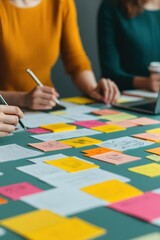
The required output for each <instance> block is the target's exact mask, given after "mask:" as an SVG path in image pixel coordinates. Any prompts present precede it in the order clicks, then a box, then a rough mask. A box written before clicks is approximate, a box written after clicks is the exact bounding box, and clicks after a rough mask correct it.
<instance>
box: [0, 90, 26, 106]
mask: <svg viewBox="0 0 160 240" xmlns="http://www.w3.org/2000/svg"><path fill="white" fill-rule="evenodd" d="M0 94H1V95H2V96H3V97H4V99H5V100H6V102H7V103H8V104H9V105H15V106H18V107H26V94H27V93H26V92H7V91H0Z"/></svg>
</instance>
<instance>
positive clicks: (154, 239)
mask: <svg viewBox="0 0 160 240" xmlns="http://www.w3.org/2000/svg"><path fill="white" fill-rule="evenodd" d="M159 239H160V233H159V232H153V233H149V234H145V235H142V236H139V237H136V238H132V239H131V240H159Z"/></svg>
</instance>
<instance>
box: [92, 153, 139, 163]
mask: <svg viewBox="0 0 160 240" xmlns="http://www.w3.org/2000/svg"><path fill="white" fill-rule="evenodd" d="M92 158H94V159H98V160H101V161H104V162H108V163H112V164H115V165H119V164H124V163H128V162H133V161H137V160H140V159H141V158H139V157H134V156H130V155H126V154H122V153H118V152H113V151H112V152H107V153H102V154H98V155H94V156H92Z"/></svg>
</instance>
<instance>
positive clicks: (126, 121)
mask: <svg viewBox="0 0 160 240" xmlns="http://www.w3.org/2000/svg"><path fill="white" fill-rule="evenodd" d="M108 124H114V125H117V126H120V127H124V128H129V127H135V126H137V124H135V123H131V122H129V121H128V120H124V121H120V122H108Z"/></svg>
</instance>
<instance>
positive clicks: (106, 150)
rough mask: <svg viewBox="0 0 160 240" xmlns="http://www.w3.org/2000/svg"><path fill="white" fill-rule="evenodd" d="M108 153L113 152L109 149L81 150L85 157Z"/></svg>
mask: <svg viewBox="0 0 160 240" xmlns="http://www.w3.org/2000/svg"><path fill="white" fill-rule="evenodd" d="M110 151H113V150H112V149H109V148H103V147H98V148H92V149H87V150H83V151H82V152H84V153H85V155H86V156H93V155H97V154H101V153H105V152H110Z"/></svg>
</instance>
